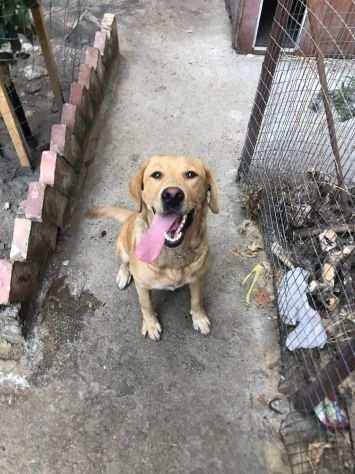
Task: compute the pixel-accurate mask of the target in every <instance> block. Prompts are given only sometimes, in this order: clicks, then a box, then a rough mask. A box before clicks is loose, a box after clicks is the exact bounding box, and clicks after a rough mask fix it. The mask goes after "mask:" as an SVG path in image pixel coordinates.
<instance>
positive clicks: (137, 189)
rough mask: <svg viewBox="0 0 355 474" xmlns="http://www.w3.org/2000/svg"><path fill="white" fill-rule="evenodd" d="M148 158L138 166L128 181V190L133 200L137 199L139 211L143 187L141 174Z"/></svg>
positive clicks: (141, 205) (141, 206) (141, 204)
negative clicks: (135, 172)
mask: <svg viewBox="0 0 355 474" xmlns="http://www.w3.org/2000/svg"><path fill="white" fill-rule="evenodd" d="M147 164H148V160H147V161H145V162H144V163H143V164H142V166H141V167H140V168H139V171H138V173H137V174H136V175H135V176H133V178H132V179H131V182H130V183H129V192H130V193H131V196H132V197H133V199H134V200H135V201H137V203H138V206H139V212H141V211H142V208H143V200H142V191H143V189H144V186H143V175H144V171H145V169H146V167H147Z"/></svg>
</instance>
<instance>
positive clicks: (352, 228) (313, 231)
mask: <svg viewBox="0 0 355 474" xmlns="http://www.w3.org/2000/svg"><path fill="white" fill-rule="evenodd" d="M327 229H329V226H328V227H324V226H323V227H316V228H315V227H311V228H308V229H300V230H294V231H293V238H294V239H297V238H299V239H303V238H307V237H314V236H317V235H319V234H321V233H322V232H324V231H326V230H327ZM332 229H333V230H334V232H336V233H337V234H345V233H346V232H348V233H349V234H351V233H354V232H355V224H353V223H349V224H339V225H336V226H333V227H332Z"/></svg>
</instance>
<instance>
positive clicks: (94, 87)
mask: <svg viewBox="0 0 355 474" xmlns="http://www.w3.org/2000/svg"><path fill="white" fill-rule="evenodd" d="M78 80H79V83H80V84H83V85H84V86H85V87H86V89H87V90H88V92H89V95H90V98H91V100H92V102H93V104H95V106H98V104H99V103H100V102H101V98H102V92H103V91H102V89H101V85H100V81H99V78H98V76H97V73H96V71H95V69H94V68H92V67H91V66H89V65H88V64H85V63H84V64H80V70H79V78H78Z"/></svg>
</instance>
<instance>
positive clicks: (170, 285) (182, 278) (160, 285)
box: [150, 269, 189, 291]
mask: <svg viewBox="0 0 355 474" xmlns="http://www.w3.org/2000/svg"><path fill="white" fill-rule="evenodd" d="M188 280H189V279H188V278H186V274H185V272H184V270H181V269H169V270H165V271H164V272H162V273H160V275H159V278H158V279H154V280H153V281H151V282H150V283H151V286H152V289H153V290H170V291H174V290H176V289H177V288H181V287H182V286H184V285H187V284H188V283H189V281H188Z"/></svg>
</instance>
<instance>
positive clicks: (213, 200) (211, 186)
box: [205, 168, 219, 214]
mask: <svg viewBox="0 0 355 474" xmlns="http://www.w3.org/2000/svg"><path fill="white" fill-rule="evenodd" d="M205 170H206V181H207V185H208V191H209V195H210V196H209V200H208V206H209V208H210V209H211V211H212V212H213V213H214V214H218V212H219V198H218V189H217V184H216V181H215V179H214V177H213V176H212V174H211V172H210V170H209V169H208V168H205Z"/></svg>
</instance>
